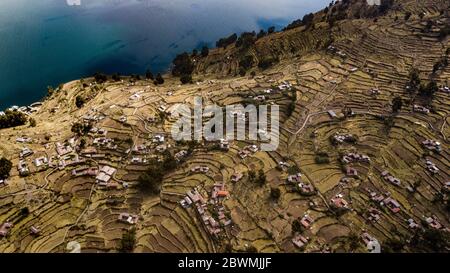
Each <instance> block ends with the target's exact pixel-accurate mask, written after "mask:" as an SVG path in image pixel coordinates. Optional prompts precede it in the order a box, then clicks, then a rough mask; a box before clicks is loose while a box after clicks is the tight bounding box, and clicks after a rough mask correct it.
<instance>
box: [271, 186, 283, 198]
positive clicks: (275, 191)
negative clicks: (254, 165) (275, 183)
mask: <svg viewBox="0 0 450 273" xmlns="http://www.w3.org/2000/svg"><path fill="white" fill-rule="evenodd" d="M280 196H281V191H280V189H279V188H271V189H270V197H272V199H275V200H278V199H280Z"/></svg>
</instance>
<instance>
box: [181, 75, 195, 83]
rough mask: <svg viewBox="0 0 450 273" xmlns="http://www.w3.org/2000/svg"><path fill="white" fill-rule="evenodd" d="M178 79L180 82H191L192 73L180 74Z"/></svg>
mask: <svg viewBox="0 0 450 273" xmlns="http://www.w3.org/2000/svg"><path fill="white" fill-rule="evenodd" d="M180 81H181V83H182V84H187V83H192V75H190V74H184V75H181V77H180Z"/></svg>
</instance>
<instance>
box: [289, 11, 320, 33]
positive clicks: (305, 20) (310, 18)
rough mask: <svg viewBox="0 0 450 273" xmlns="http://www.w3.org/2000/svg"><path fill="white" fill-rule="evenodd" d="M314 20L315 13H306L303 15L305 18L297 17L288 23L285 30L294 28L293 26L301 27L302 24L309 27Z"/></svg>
mask: <svg viewBox="0 0 450 273" xmlns="http://www.w3.org/2000/svg"><path fill="white" fill-rule="evenodd" d="M313 21H314V14H312V13H308V14H305V16H303V19H297V20H295V21H293V22H292V23H290V24H289V25H287V27H286V28H285V30H288V29H293V28H297V27H301V26H306V27H307V28H309V27H310V26H311V25H312V23H313Z"/></svg>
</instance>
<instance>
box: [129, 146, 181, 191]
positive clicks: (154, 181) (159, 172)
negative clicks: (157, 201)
mask: <svg viewBox="0 0 450 273" xmlns="http://www.w3.org/2000/svg"><path fill="white" fill-rule="evenodd" d="M176 167H177V161H176V160H175V158H174V157H173V156H172V154H171V153H170V152H166V153H165V154H164V159H163V161H162V162H158V161H157V160H156V159H153V160H152V161H151V162H150V166H149V168H148V170H147V171H146V172H145V173H143V174H141V175H140V176H139V179H138V184H137V187H138V188H139V189H140V190H141V191H142V192H144V193H146V194H151V195H157V194H159V193H160V191H161V184H162V181H163V179H164V175H166V174H167V173H168V172H170V171H172V170H174V169H175V168H176Z"/></svg>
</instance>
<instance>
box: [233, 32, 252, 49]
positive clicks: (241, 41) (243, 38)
mask: <svg viewBox="0 0 450 273" xmlns="http://www.w3.org/2000/svg"><path fill="white" fill-rule="evenodd" d="M256 39H257V38H256V32H254V31H253V32H243V33H241V35H240V36H239V38H238V39H237V40H236V47H240V48H242V49H248V48H250V47H251V46H253V45H254V44H255V42H256Z"/></svg>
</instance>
